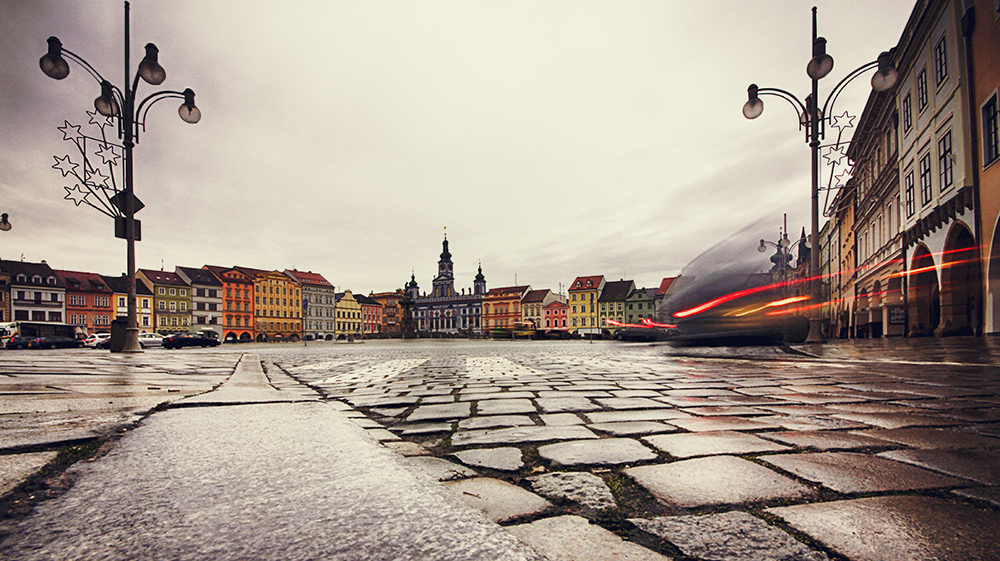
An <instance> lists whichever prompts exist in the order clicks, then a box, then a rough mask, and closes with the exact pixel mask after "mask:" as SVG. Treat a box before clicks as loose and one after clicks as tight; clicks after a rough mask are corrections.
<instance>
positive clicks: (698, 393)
mask: <svg viewBox="0 0 1000 561" xmlns="http://www.w3.org/2000/svg"><path fill="white" fill-rule="evenodd" d="M663 393H664V394H666V395H667V396H670V397H713V396H720V395H721V396H735V395H739V394H737V393H736V392H734V391H730V390H723V389H716V388H696V389H675V390H666V391H665V392H663Z"/></svg>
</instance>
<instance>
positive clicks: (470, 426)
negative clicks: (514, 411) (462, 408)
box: [458, 415, 535, 430]
mask: <svg viewBox="0 0 1000 561" xmlns="http://www.w3.org/2000/svg"><path fill="white" fill-rule="evenodd" d="M534 424H535V422H534V421H532V420H531V418H530V417H528V416H527V415H488V416H485V417H469V418H468V419H462V420H461V421H459V422H458V428H460V429H466V430H476V429H492V428H496V427H523V426H530V425H534Z"/></svg>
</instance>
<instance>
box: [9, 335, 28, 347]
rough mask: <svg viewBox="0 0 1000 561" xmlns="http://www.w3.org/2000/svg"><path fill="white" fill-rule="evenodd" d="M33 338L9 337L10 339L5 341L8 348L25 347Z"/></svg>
mask: <svg viewBox="0 0 1000 561" xmlns="http://www.w3.org/2000/svg"><path fill="white" fill-rule="evenodd" d="M33 339H35V338H34V337H16V336H15V337H11V338H10V341H7V348H8V349H27V348H28V343H31V341H32V340H33Z"/></svg>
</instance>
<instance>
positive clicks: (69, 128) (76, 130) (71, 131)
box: [56, 121, 83, 140]
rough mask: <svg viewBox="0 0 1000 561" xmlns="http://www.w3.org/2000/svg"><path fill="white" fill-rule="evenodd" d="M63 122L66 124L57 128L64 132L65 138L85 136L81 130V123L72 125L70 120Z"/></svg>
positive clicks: (72, 138) (71, 138) (74, 138)
mask: <svg viewBox="0 0 1000 561" xmlns="http://www.w3.org/2000/svg"><path fill="white" fill-rule="evenodd" d="M63 122H64V123H66V124H64V125H63V126H61V127H57V128H56V130H58V131H60V132H62V133H63V140H76V139H78V138H80V137H81V136H83V133H81V132H80V125H72V124H70V122H69V121H63Z"/></svg>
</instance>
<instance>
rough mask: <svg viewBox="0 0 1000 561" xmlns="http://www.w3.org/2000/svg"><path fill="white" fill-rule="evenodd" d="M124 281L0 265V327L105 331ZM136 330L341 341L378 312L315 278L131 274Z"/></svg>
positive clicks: (367, 326) (122, 297)
mask: <svg viewBox="0 0 1000 561" xmlns="http://www.w3.org/2000/svg"><path fill="white" fill-rule="evenodd" d="M127 286H128V279H127V278H125V277H124V276H120V277H114V276H107V275H100V274H97V273H90V272H81V271H62V270H55V269H52V268H51V267H49V265H48V264H47V263H45V262H44V261H43V262H41V263H26V262H23V261H2V260H0V321H43V322H56V323H69V324H73V325H77V326H80V327H82V328H84V329H85V330H86V331H87V332H102V331H109V330H110V328H111V321H112V320H114V319H116V318H118V317H123V316H124V315H125V314H126V310H127V300H126V294H127ZM136 305H137V306H136V307H137V310H138V320H139V327H140V329H142V330H144V331H156V332H158V333H163V334H168V333H177V332H182V331H214V332H215V333H216V334H217V335H218V336H219V338H220V339H221V340H224V341H230V342H233V341H269V340H300V339H301V338H302V337H306V336H308V337H309V338H321V339H334V338H338V337H342V338H347V337H354V336H363V335H364V334H374V333H378V332H380V331H381V321H382V305H381V304H380V303H378V302H377V301H375V300H373V299H371V298H368V297H365V296H361V295H358V296H355V295H354V294H352V293H351V291H350V290H347V291H345V292H341V293H338V292H336V290H335V288H334V286H333V285H332V284H330V282H328V281H327V280H326V279H325V278H323V276H322V275H320V274H317V273H312V272H308V271H297V270H284V271H278V270H263V269H254V268H250V267H220V266H215V265H205V266H204V267H202V268H200V269H197V268H191V267H176V268H175V269H174V270H173V271H162V270H160V271H158V270H153V269H139V270H138V271H137V272H136Z"/></svg>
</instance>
